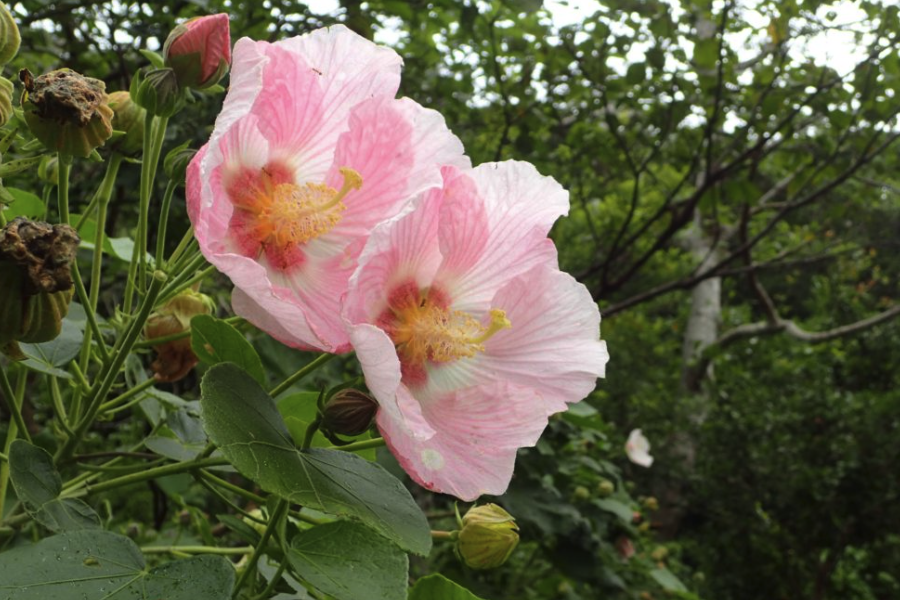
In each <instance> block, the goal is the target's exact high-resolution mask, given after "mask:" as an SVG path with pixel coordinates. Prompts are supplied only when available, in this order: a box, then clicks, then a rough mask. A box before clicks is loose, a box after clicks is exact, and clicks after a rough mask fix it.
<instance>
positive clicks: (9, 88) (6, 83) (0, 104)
mask: <svg viewBox="0 0 900 600" xmlns="http://www.w3.org/2000/svg"><path fill="white" fill-rule="evenodd" d="M14 92H15V86H13V82H12V81H10V80H9V79H7V78H6V77H0V127H3V126H4V125H6V124H7V123H9V118H10V117H11V116H12V112H13V93H14Z"/></svg>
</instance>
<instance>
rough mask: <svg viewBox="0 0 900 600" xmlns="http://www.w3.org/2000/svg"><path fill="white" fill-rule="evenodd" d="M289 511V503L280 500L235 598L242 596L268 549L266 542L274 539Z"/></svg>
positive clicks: (239, 582)
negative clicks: (249, 579)
mask: <svg viewBox="0 0 900 600" xmlns="http://www.w3.org/2000/svg"><path fill="white" fill-rule="evenodd" d="M287 509H288V503H287V501H285V500H284V499H282V498H279V499H278V501H277V502H276V504H275V510H273V511H272V515H271V516H270V517H269V523H268V524H267V525H266V530H265V531H264V532H263V534H262V537H261V538H260V540H259V543H258V544H257V545H256V548H254V549H253V554H252V555H251V556H250V560H249V561H248V562H247V566H246V567H244V572H243V573H241V576H240V578H239V579H238V582H237V585H235V586H234V596H233V597H234V598H237V597H238V594H240V592H241V588H243V587H244V583H245V582H246V581H247V578H248V577H250V574H251V573H254V572H255V571H256V563H257V562H258V561H259V557H260V556H261V555H262V553H263V551H264V549H265V547H266V542H268V541H269V538H270V537H272V533H273V532H274V531H275V529H276V528H277V527H278V524H279V522H280V521H281V519H283V518H284V515H285V513H287Z"/></svg>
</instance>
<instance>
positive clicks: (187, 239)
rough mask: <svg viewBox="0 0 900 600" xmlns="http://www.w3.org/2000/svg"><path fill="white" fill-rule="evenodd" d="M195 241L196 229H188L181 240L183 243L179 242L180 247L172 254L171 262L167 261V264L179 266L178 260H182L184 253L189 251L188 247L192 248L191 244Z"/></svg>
mask: <svg viewBox="0 0 900 600" xmlns="http://www.w3.org/2000/svg"><path fill="white" fill-rule="evenodd" d="M193 241H194V227H193V226H191V227H188V230H187V231H185V232H184V236H183V237H182V238H181V241H180V242H178V246H177V247H176V248H175V250H174V251H173V252H172V255H171V256H170V257H169V260H167V261H166V264H178V259H179V258H181V255H182V253H184V251H185V250H187V248H188V246H190V244H191V242H193Z"/></svg>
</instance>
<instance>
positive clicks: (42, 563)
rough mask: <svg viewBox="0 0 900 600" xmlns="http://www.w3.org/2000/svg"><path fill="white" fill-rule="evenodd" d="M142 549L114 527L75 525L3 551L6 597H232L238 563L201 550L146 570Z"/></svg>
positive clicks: (1, 584)
mask: <svg viewBox="0 0 900 600" xmlns="http://www.w3.org/2000/svg"><path fill="white" fill-rule="evenodd" d="M145 567H146V565H145V563H144V557H143V556H142V555H141V551H140V549H139V548H138V547H137V546H136V545H135V543H134V542H132V541H131V540H130V539H128V538H127V537H125V536H122V535H117V534H115V533H111V532H109V531H75V532H71V533H63V534H60V535H55V536H53V537H49V538H46V539H44V540H42V541H40V542H38V543H37V544H34V545H33V546H24V547H18V548H14V549H12V550H9V551H7V552H4V553H3V554H0V573H2V574H3V576H2V580H0V597H4V598H5V597H8V594H4V593H3V592H4V591H6V592H14V595H13V596H9V597H12V598H15V600H47V599H48V598H91V599H94V598H97V599H100V598H103V600H135V599H141V600H158V599H160V598H165V600H228V599H229V598H230V597H231V590H232V587H233V586H234V567H232V566H231V564H230V563H229V562H228V561H227V560H226V559H224V558H222V557H221V556H197V557H194V558H189V559H186V560H180V561H176V562H170V563H167V564H164V565H162V566H159V567H156V568H155V569H151V570H149V571H147V570H145Z"/></svg>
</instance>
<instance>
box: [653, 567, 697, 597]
mask: <svg viewBox="0 0 900 600" xmlns="http://www.w3.org/2000/svg"><path fill="white" fill-rule="evenodd" d="M650 577H652V578H653V579H654V580H656V583H658V584H659V585H660V587H661V588H662V589H664V590H666V591H668V592H686V591H688V590H687V588H686V587H684V584H683V583H681V581H680V580H679V579H678V578H677V577H675V576H674V575H672V572H671V571H669V570H668V569H665V568H663V569H653V570H652V571H650Z"/></svg>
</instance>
